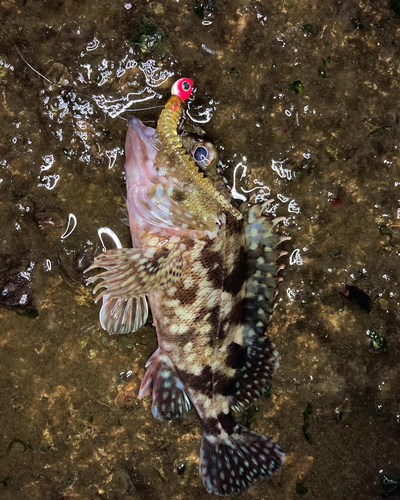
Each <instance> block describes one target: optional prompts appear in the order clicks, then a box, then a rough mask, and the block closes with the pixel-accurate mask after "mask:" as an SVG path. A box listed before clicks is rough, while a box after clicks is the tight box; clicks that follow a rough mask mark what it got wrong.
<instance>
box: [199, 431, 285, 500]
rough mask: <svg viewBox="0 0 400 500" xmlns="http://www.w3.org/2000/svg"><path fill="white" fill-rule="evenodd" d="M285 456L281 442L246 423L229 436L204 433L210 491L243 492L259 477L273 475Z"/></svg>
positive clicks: (204, 459)
mask: <svg viewBox="0 0 400 500" xmlns="http://www.w3.org/2000/svg"><path fill="white" fill-rule="evenodd" d="M284 460H285V454H284V453H283V451H282V449H281V448H280V446H279V445H278V444H276V443H275V442H274V441H271V440H270V439H268V438H267V437H265V436H263V435H261V434H258V432H254V431H251V430H250V429H247V428H246V427H243V426H242V425H237V426H236V427H235V432H233V433H232V434H231V435H228V436H227V438H226V439H222V438H220V437H215V436H213V435H211V434H208V433H206V432H204V433H203V439H202V441H201V450H200V475H201V476H202V478H203V483H204V486H205V488H206V489H207V491H208V493H215V494H216V495H230V494H232V493H241V492H242V491H243V490H245V489H246V488H249V487H250V486H251V485H252V484H253V483H255V482H256V481H258V480H259V479H261V478H263V477H271V476H273V475H274V474H275V473H276V472H277V471H278V470H279V468H280V467H281V465H282V464H283V462H284Z"/></svg>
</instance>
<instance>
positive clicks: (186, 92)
mask: <svg viewBox="0 0 400 500" xmlns="http://www.w3.org/2000/svg"><path fill="white" fill-rule="evenodd" d="M192 90H193V81H192V80H191V79H190V78H180V79H179V80H177V81H176V82H175V83H174V84H173V85H172V89H171V94H172V95H177V96H179V97H180V98H181V99H182V100H183V101H186V100H187V99H189V97H190V94H191V93H192Z"/></svg>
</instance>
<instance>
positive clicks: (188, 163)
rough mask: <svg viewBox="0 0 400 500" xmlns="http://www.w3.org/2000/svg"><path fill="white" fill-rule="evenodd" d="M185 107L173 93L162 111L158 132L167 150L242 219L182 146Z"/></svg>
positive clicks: (200, 183)
mask: <svg viewBox="0 0 400 500" xmlns="http://www.w3.org/2000/svg"><path fill="white" fill-rule="evenodd" d="M185 108H186V103H185V101H183V100H182V99H181V98H180V97H179V96H177V95H173V96H171V97H170V98H169V99H168V101H167V104H166V105H165V108H164V109H163V110H162V112H161V115H160V118H159V119H158V125H157V133H158V135H159V137H160V139H161V141H162V143H163V145H164V147H165V150H166V152H167V153H168V154H169V155H171V156H172V157H173V158H174V160H175V161H176V163H177V164H178V165H179V166H180V167H181V168H182V169H183V171H184V172H186V173H187V175H188V176H189V177H190V178H192V179H193V180H194V182H195V183H196V184H198V185H199V186H201V188H202V189H203V190H204V191H205V192H206V193H207V194H209V195H210V196H212V197H213V198H215V199H216V201H217V202H218V204H219V205H220V206H221V207H222V208H223V209H224V210H228V211H229V212H230V213H231V214H232V215H233V216H234V217H236V219H242V218H243V215H242V214H241V213H240V212H239V210H237V209H236V208H235V207H233V206H232V205H231V204H230V203H229V201H228V200H227V199H226V198H225V197H224V196H223V195H222V194H221V193H219V192H218V191H217V190H216V189H215V188H214V186H213V185H212V183H211V182H210V180H209V179H207V177H203V175H202V174H200V173H199V171H198V168H197V165H196V164H195V163H194V161H192V160H191V158H190V156H189V155H188V154H187V153H186V151H185V150H184V149H183V148H182V144H181V141H180V139H179V136H178V125H179V122H180V121H181V119H182V115H183V110H184V109H185Z"/></svg>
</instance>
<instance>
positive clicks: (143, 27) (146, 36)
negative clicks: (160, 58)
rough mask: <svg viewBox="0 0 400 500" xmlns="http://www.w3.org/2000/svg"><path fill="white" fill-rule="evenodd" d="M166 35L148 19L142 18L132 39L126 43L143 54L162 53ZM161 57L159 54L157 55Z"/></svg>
mask: <svg viewBox="0 0 400 500" xmlns="http://www.w3.org/2000/svg"><path fill="white" fill-rule="evenodd" d="M165 40H166V35H165V33H164V31H163V30H162V29H160V28H158V26H157V25H156V24H155V23H154V22H153V21H152V20H151V19H149V18H148V17H144V18H143V19H142V21H141V22H140V27H139V29H138V30H137V31H136V33H135V35H134V36H133V37H130V38H128V39H127V40H126V43H127V44H128V45H129V46H130V47H133V48H134V49H139V50H140V52H142V53H143V54H150V53H152V52H156V53H159V52H160V51H161V52H162V53H164V50H163V49H165V47H163V48H162V46H163V45H165ZM159 55H161V53H159Z"/></svg>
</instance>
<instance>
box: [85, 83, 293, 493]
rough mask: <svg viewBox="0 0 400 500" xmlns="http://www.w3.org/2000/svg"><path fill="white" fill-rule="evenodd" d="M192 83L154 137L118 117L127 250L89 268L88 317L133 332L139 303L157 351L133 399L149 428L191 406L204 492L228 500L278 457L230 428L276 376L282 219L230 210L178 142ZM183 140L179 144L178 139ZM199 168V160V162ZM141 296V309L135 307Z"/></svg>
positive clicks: (197, 159)
mask: <svg viewBox="0 0 400 500" xmlns="http://www.w3.org/2000/svg"><path fill="white" fill-rule="evenodd" d="M191 91H192V81H191V80H189V79H185V78H184V79H181V80H178V81H177V82H176V83H175V84H174V86H173V87H172V97H171V98H170V99H169V101H168V103H167V104H166V107H165V109H164V110H163V111H162V113H161V116H160V119H159V122H158V126H157V129H153V128H150V127H146V126H145V125H144V124H143V123H142V122H141V121H140V120H138V119H137V118H134V117H131V118H129V119H128V133H127V138H126V164H125V172H126V184H127V209H128V215H129V227H130V231H131V236H132V246H133V248H129V249H128V248H116V249H112V250H108V251H107V252H105V253H103V254H102V255H100V256H98V257H97V258H96V259H95V262H94V264H92V266H90V268H89V269H94V268H105V269H106V270H105V271H103V272H102V273H100V274H98V275H97V276H94V277H93V278H91V282H93V281H96V280H98V279H100V280H101V281H100V282H99V283H98V284H97V286H96V287H95V290H94V293H96V292H97V291H98V290H100V289H102V291H101V293H100V294H99V295H98V296H97V300H98V299H99V298H100V297H103V306H102V309H101V312H100V319H101V323H102V326H103V328H105V329H107V330H108V331H109V332H110V333H127V332H129V331H135V330H136V329H137V328H139V327H140V326H141V325H142V324H144V323H145V322H146V319H147V314H148V308H147V300H148V302H149V303H150V307H151V312H152V316H153V322H154V325H155V327H156V330H157V337H158V349H157V350H156V351H155V353H154V354H153V355H152V356H151V358H150V359H149V361H148V362H147V365H146V367H147V371H146V374H145V376H144V379H143V381H142V383H141V387H140V392H139V397H143V396H145V395H146V394H148V393H151V394H152V397H153V403H152V413H153V415H154V417H156V418H158V419H160V420H169V419H173V418H179V417H181V416H183V415H184V414H185V413H186V412H187V411H188V410H189V408H190V406H191V404H193V406H194V407H195V408H196V410H197V413H198V415H199V417H200V420H201V423H202V425H203V437H202V442H201V451H200V474H201V476H202V479H203V483H204V486H205V487H206V489H207V491H208V492H210V493H216V494H218V495H229V494H231V493H240V492H241V491H243V490H244V489H246V488H248V487H249V486H251V485H252V484H253V483H254V482H255V481H257V480H258V479H260V478H262V477H264V476H272V475H274V474H275V473H276V472H277V471H278V469H279V468H280V466H281V465H282V463H283V461H284V454H283V452H282V450H281V448H280V447H279V445H278V444H276V443H275V442H274V441H271V440H270V439H268V438H267V437H265V436H262V435H261V434H259V433H257V432H255V431H252V430H250V429H248V428H246V427H244V426H242V425H239V424H238V423H236V422H235V419H234V417H233V415H232V411H235V410H239V409H243V408H246V407H247V406H248V405H249V404H251V402H252V401H253V400H254V399H255V398H257V397H259V396H261V395H262V394H263V392H265V391H266V390H267V389H268V388H269V385H270V381H271V377H272V375H273V373H274V371H275V369H276V367H277V366H278V357H277V354H276V352H275V349H274V346H273V344H272V343H271V341H270V340H269V338H268V337H267V336H266V335H265V331H266V328H267V323H268V321H269V318H270V316H271V313H272V309H273V306H274V300H275V296H276V293H277V291H276V287H277V281H279V280H280V278H277V272H278V271H279V269H280V268H282V267H283V266H278V265H277V264H276V260H277V258H279V257H280V256H281V255H283V254H285V253H286V252H280V251H278V250H277V249H276V247H277V246H278V245H279V243H281V242H282V241H283V240H285V239H288V237H282V236H279V235H277V234H275V233H274V232H273V227H274V226H275V225H276V224H277V223H278V222H279V221H280V220H282V219H281V218H276V219H272V218H271V217H266V216H264V215H263V213H262V211H263V208H264V206H263V205H261V206H252V207H250V208H249V207H248V205H247V203H243V204H242V206H241V208H240V210H239V209H238V208H236V207H235V206H234V203H235V201H234V200H232V197H231V193H230V191H229V189H228V188H227V187H226V185H225V183H224V182H223V180H222V176H219V175H218V170H217V168H216V163H217V162H216V161H215V158H214V160H212V159H210V158H208V155H209V154H211V153H213V154H215V148H214V150H212V151H211V152H210V144H209V143H206V142H205V141H203V140H202V139H198V140H197V141H196V140H195V142H194V144H193V141H192V142H191V143H190V141H189V143H190V144H191V145H190V146H189V150H185V149H184V147H183V142H185V137H182V136H180V135H179V134H178V130H179V124H180V123H181V121H182V120H183V119H184V113H185V109H186V100H187V99H188V98H189V96H190V94H191ZM186 142H187V141H186ZM208 160H210V161H208ZM146 297H147V299H146Z"/></svg>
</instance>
